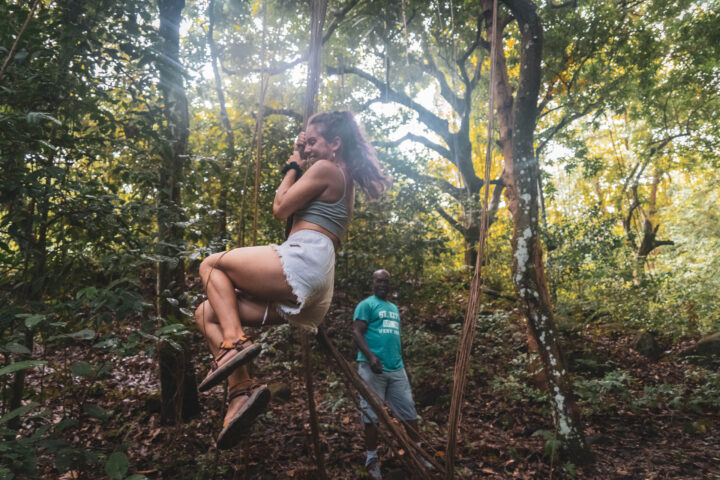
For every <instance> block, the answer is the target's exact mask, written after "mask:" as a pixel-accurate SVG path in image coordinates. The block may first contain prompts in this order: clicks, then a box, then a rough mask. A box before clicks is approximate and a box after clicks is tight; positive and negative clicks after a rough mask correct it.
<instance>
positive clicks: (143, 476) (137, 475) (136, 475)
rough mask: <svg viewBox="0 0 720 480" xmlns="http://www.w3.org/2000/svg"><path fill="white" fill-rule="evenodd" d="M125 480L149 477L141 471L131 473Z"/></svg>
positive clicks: (144, 479) (143, 479)
mask: <svg viewBox="0 0 720 480" xmlns="http://www.w3.org/2000/svg"><path fill="white" fill-rule="evenodd" d="M125 480H148V478H147V477H146V476H145V475H140V474H139V473H136V474H135V475H130V476H129V477H127V478H126V479H125Z"/></svg>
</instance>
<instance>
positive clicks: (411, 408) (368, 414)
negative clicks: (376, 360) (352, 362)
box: [358, 362, 418, 423]
mask: <svg viewBox="0 0 720 480" xmlns="http://www.w3.org/2000/svg"><path fill="white" fill-rule="evenodd" d="M358 374H359V375H360V377H361V378H362V379H363V380H365V383H367V384H368V385H370V388H372V389H373V390H374V391H375V392H376V393H377V394H378V396H379V397H380V398H382V399H383V400H385V401H387V403H389V404H390V407H391V408H392V409H393V412H395V415H396V416H397V417H398V419H400V420H403V421H412V420H417V418H418V415H417V411H415V401H414V400H413V398H412V390H411V389H410V381H409V380H408V377H407V373H405V369H404V368H401V369H400V370H395V371H394V372H385V371H383V372H382V373H374V372H373V371H372V369H371V368H370V365H369V364H368V363H367V362H358ZM360 408H361V409H362V412H363V413H362V421H363V422H364V423H377V421H378V418H377V415H375V412H373V411H372V408H370V405H368V403H367V402H366V401H365V399H364V398H362V396H361V397H360Z"/></svg>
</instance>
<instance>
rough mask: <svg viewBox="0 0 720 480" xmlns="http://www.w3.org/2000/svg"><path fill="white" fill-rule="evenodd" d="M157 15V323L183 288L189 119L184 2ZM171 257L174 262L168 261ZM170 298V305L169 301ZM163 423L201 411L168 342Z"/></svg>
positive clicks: (172, 310)
mask: <svg viewBox="0 0 720 480" xmlns="http://www.w3.org/2000/svg"><path fill="white" fill-rule="evenodd" d="M158 7H159V11H160V38H161V47H160V51H161V53H162V54H161V55H160V57H159V58H160V59H159V61H158V70H159V72H160V90H161V91H162V96H163V103H164V105H163V107H164V108H163V111H164V116H165V123H166V125H165V138H166V143H165V144H164V145H163V148H162V164H161V166H160V175H159V183H158V189H157V222H158V244H157V247H156V248H157V250H156V251H157V253H158V254H159V255H161V256H162V257H164V259H163V260H161V261H159V262H158V263H157V292H156V293H157V296H156V308H157V314H158V316H159V317H160V319H161V322H162V321H164V319H166V318H168V317H169V316H174V317H175V318H176V319H177V320H179V319H181V318H182V316H181V315H180V313H179V311H178V307H179V302H180V300H181V294H182V292H183V288H184V284H185V268H184V264H183V261H182V259H180V258H179V253H180V251H181V250H182V243H183V228H182V227H181V226H180V222H181V221H182V220H183V219H184V212H183V210H182V204H181V186H180V185H181V181H182V178H183V166H184V165H183V164H184V162H185V157H186V155H187V142H188V135H189V117H188V105H187V98H186V97H185V90H184V85H183V77H182V67H181V65H180V62H179V47H180V21H181V18H182V15H181V13H182V9H183V8H184V7H185V0H158ZM170 258H174V259H176V260H175V261H170ZM169 299H174V301H173V300H170V301H172V304H171V303H170V301H169ZM158 361H159V364H160V389H161V396H162V420H163V422H164V423H175V422H177V421H178V420H179V419H180V418H182V419H187V418H190V417H191V416H193V415H194V414H195V413H197V412H199V411H200V405H199V402H198V398H197V390H196V387H195V378H194V376H193V370H192V366H191V364H190V356H189V354H188V353H187V351H186V349H183V350H182V351H180V352H178V351H177V350H175V349H174V348H173V347H172V346H171V345H170V344H169V343H167V342H161V343H160V345H159V346H158Z"/></svg>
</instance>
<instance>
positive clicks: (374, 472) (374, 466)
mask: <svg viewBox="0 0 720 480" xmlns="http://www.w3.org/2000/svg"><path fill="white" fill-rule="evenodd" d="M365 470H367V472H368V474H369V475H370V477H372V478H374V479H375V480H381V479H382V474H381V473H380V462H379V461H378V458H377V457H372V458H369V459H368V460H367V462H365Z"/></svg>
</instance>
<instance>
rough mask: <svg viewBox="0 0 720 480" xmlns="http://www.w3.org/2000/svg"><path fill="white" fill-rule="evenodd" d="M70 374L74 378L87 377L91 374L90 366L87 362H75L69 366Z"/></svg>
mask: <svg viewBox="0 0 720 480" xmlns="http://www.w3.org/2000/svg"><path fill="white" fill-rule="evenodd" d="M70 372H71V373H72V374H73V375H75V376H76V377H87V376H88V375H90V374H91V373H92V366H91V365H90V364H89V363H88V362H75V363H73V364H72V365H70Z"/></svg>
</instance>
